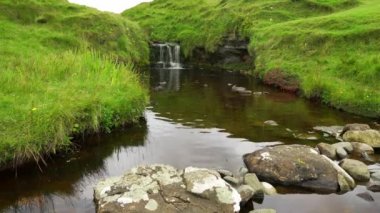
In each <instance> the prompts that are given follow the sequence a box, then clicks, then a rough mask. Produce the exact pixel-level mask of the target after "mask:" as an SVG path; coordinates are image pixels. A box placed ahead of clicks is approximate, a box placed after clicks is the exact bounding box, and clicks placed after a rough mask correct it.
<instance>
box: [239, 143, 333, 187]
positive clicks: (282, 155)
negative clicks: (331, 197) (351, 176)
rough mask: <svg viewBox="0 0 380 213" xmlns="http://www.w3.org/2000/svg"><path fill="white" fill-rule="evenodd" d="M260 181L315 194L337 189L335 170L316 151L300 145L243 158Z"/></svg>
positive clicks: (264, 150) (265, 150) (282, 147)
mask: <svg viewBox="0 0 380 213" xmlns="http://www.w3.org/2000/svg"><path fill="white" fill-rule="evenodd" d="M244 163H245V165H246V166H247V168H248V170H249V172H252V173H256V175H257V176H258V178H259V179H260V181H266V182H269V183H274V184H281V185H285V186H299V187H303V188H306V189H311V190H314V191H319V192H336V191H337V190H338V178H337V177H338V176H337V171H336V170H335V169H334V168H333V166H332V165H331V164H330V163H329V162H328V161H327V160H326V159H324V158H323V157H322V156H321V155H319V154H318V152H317V151H315V150H314V149H312V148H311V147H308V146H303V145H281V146H276V147H267V148H264V149H261V150H258V151H256V152H253V153H251V154H246V155H245V156H244Z"/></svg>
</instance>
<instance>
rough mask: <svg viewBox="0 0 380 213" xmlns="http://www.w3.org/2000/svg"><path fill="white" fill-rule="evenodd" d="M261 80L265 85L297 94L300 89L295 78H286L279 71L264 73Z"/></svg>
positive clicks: (286, 76)
mask: <svg viewBox="0 0 380 213" xmlns="http://www.w3.org/2000/svg"><path fill="white" fill-rule="evenodd" d="M263 80H264V83H265V84H268V85H270V86H275V87H278V88H280V89H282V90H285V91H288V92H293V93H295V92H297V91H298V90H299V87H300V85H299V82H298V80H297V79H296V78H295V77H292V76H288V75H286V74H284V73H283V72H282V71H281V70H279V69H275V70H272V71H269V72H267V73H265V75H264V79H263Z"/></svg>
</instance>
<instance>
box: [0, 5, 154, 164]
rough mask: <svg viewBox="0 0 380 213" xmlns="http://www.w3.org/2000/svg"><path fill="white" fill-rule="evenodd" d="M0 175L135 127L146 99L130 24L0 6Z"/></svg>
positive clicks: (142, 46) (69, 9)
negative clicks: (90, 138) (77, 142)
mask: <svg viewBox="0 0 380 213" xmlns="http://www.w3.org/2000/svg"><path fill="white" fill-rule="evenodd" d="M0 35H1V36H0V47H1V48H0V169H1V168H4V167H8V166H10V165H14V166H16V165H18V164H21V163H24V162H26V161H29V160H35V161H39V160H41V159H42V160H43V156H44V155H48V154H54V153H56V152H57V151H62V150H63V151H64V150H67V149H69V148H70V147H71V139H72V136H74V135H78V134H85V133H93V132H98V131H104V132H109V131H110V130H111V129H112V128H115V127H118V126H120V125H123V124H125V123H130V122H135V121H136V120H137V119H138V118H139V117H140V116H141V115H142V114H143V110H144V107H145V104H146V103H147V99H148V92H147V90H146V89H145V88H144V87H143V86H142V84H141V82H140V80H139V76H138V74H136V72H135V71H134V67H138V66H140V65H144V64H146V63H147V62H148V55H149V51H148V49H149V48H148V43H147V39H146V36H145V35H144V32H143V31H142V30H141V29H140V28H139V27H138V25H137V24H136V23H134V22H131V21H129V20H127V19H125V18H123V17H121V16H119V15H116V14H111V13H103V12H99V11H96V10H94V9H90V8H87V7H82V6H77V5H73V4H69V3H68V2H67V1H65V0H23V1H10V0H0Z"/></svg>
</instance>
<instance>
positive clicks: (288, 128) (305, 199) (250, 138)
mask: <svg viewBox="0 0 380 213" xmlns="http://www.w3.org/2000/svg"><path fill="white" fill-rule="evenodd" d="M147 75H148V78H149V84H150V87H151V104H150V106H149V107H147V109H146V112H145V118H146V122H141V123H140V124H139V125H135V126H133V127H130V128H125V129H119V130H116V131H115V132H113V133H112V134H108V135H95V136H91V137H88V138H85V139H84V142H85V145H84V147H83V148H82V149H80V150H78V151H76V152H73V153H71V154H67V155H65V156H60V157H55V158H52V159H49V160H48V167H43V172H40V171H39V169H38V167H37V166H35V165H34V164H33V165H29V166H24V167H23V168H19V169H18V171H17V178H15V172H3V173H1V175H0V212H94V211H95V205H94V202H93V187H94V185H95V184H96V183H97V182H98V181H99V180H100V179H103V178H107V177H110V176H117V175H122V174H123V173H125V172H126V171H127V170H129V169H131V168H133V167H135V166H137V165H139V164H152V163H164V164H170V165H172V166H175V167H178V168H184V167H186V166H198V167H207V168H224V169H228V170H231V171H233V172H236V171H238V169H239V168H240V167H242V166H243V161H242V155H243V154H245V153H248V152H253V151H255V150H258V149H260V148H262V147H264V146H267V145H274V144H279V143H284V144H306V145H310V146H315V145H316V144H317V143H320V142H327V143H333V142H336V140H335V138H333V137H329V136H327V135H324V134H323V133H319V132H315V131H313V127H315V126H331V125H345V124H347V123H355V122H357V123H369V124H370V123H371V122H372V121H371V120H370V119H367V118H363V117H360V116H355V115H352V114H348V113H344V112H340V111H338V110H335V109H332V108H330V107H327V106H325V105H322V104H318V103H312V102H310V101H307V100H304V99H301V98H299V97H297V96H295V95H293V94H288V93H283V92H281V91H278V90H275V89H273V88H269V87H266V86H264V85H262V84H261V83H260V82H258V81H257V80H255V79H254V78H251V77H248V76H244V75H241V74H238V73H232V72H225V71H220V70H218V69H213V70H205V69H202V68H189V69H157V68H152V70H151V71H150V73H148V74H147ZM231 85H237V86H243V87H245V88H247V89H249V90H252V91H254V92H257V93H256V95H252V96H242V95H239V94H237V93H234V92H232V91H231ZM267 120H274V121H276V122H277V123H278V124H279V125H278V126H267V125H265V124H264V122H265V121H267ZM374 158H375V160H376V162H377V165H378V166H379V165H380V164H379V163H380V157H379V156H378V155H377V156H374ZM278 190H279V192H280V195H277V196H266V197H265V199H264V201H263V203H262V204H256V203H255V207H259V208H273V209H276V210H277V212H366V213H371V212H379V209H380V193H373V192H370V191H367V190H366V188H365V187H364V186H358V187H357V188H356V189H355V190H354V191H351V192H349V193H346V194H343V195H338V194H329V195H322V194H313V193H305V192H301V191H297V190H293V189H278ZM370 198H372V199H370Z"/></svg>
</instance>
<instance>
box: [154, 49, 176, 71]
mask: <svg viewBox="0 0 380 213" xmlns="http://www.w3.org/2000/svg"><path fill="white" fill-rule="evenodd" d="M153 47H154V48H157V50H156V51H159V53H158V54H156V56H155V57H154V58H155V59H154V60H155V61H156V63H157V64H158V65H159V66H160V67H162V68H168V69H181V68H182V67H181V47H180V46H179V44H175V43H163V44H153ZM157 55H158V57H157Z"/></svg>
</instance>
